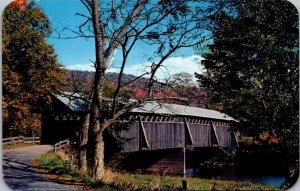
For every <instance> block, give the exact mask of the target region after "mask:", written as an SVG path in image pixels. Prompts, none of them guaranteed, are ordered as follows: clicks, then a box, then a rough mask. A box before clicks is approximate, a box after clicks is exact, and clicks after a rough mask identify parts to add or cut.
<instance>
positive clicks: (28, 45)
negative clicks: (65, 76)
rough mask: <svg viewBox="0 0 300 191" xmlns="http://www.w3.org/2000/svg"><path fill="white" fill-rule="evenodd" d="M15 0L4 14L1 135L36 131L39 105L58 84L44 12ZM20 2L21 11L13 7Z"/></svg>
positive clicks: (56, 68) (47, 22)
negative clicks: (46, 38) (48, 41)
mask: <svg viewBox="0 0 300 191" xmlns="http://www.w3.org/2000/svg"><path fill="white" fill-rule="evenodd" d="M26 2H27V1H15V2H14V3H13V4H12V6H8V7H7V8H6V9H5V11H4V14H3V41H2V58H3V60H2V76H3V82H2V83H3V100H2V108H3V111H2V112H3V131H4V132H3V135H4V136H19V135H28V134H29V133H30V134H29V135H32V133H34V134H35V135H37V134H38V132H39V130H40V127H41V111H42V107H43V106H45V104H46V103H47V102H49V99H50V95H51V93H53V92H54V91H55V89H57V88H59V87H60V84H61V81H62V71H61V69H60V65H59V64H58V63H57V59H56V55H55V52H54V49H53V47H52V46H50V45H48V44H47V42H46V40H45V37H46V36H48V35H49V34H50V33H51V28H50V25H49V21H48V19H47V17H46V15H45V14H44V13H43V12H42V10H41V9H40V8H39V7H36V6H35V4H34V3H29V4H26V5H25V3H26ZM21 6H22V11H20V10H16V8H17V7H19V8H20V7H21Z"/></svg>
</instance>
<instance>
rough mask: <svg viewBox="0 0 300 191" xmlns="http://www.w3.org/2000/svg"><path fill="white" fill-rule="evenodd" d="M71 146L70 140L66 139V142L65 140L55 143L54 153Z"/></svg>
mask: <svg viewBox="0 0 300 191" xmlns="http://www.w3.org/2000/svg"><path fill="white" fill-rule="evenodd" d="M69 144H70V140H69V139H66V140H63V141H59V142H58V143H55V144H54V152H56V151H58V150H59V149H62V148H64V147H66V146H67V145H69Z"/></svg>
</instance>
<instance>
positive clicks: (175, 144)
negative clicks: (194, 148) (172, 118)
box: [144, 122, 185, 150]
mask: <svg viewBox="0 0 300 191" xmlns="http://www.w3.org/2000/svg"><path fill="white" fill-rule="evenodd" d="M144 127H145V130H146V135H147V138H148V141H149V146H150V147H149V149H150V150H157V149H168V148H182V147H184V143H185V136H184V133H185V132H184V123H165V122H162V123H159V122H156V123H152V122H144Z"/></svg>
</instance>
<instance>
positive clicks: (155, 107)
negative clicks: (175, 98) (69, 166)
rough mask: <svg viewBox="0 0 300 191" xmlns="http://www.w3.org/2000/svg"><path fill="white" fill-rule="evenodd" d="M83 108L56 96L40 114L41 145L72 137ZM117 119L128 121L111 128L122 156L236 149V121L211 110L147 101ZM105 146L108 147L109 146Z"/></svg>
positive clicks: (74, 100) (76, 100)
mask: <svg viewBox="0 0 300 191" xmlns="http://www.w3.org/2000/svg"><path fill="white" fill-rule="evenodd" d="M85 109H86V106H85V104H84V102H83V101H82V100H81V99H70V98H69V97H68V96H63V95H57V96H56V97H55V99H54V100H53V103H52V105H51V107H49V109H48V110H46V111H45V113H44V115H43V128H42V142H44V143H55V142H57V141H59V140H63V139H66V138H70V137H72V136H75V134H76V132H78V128H80V126H81V125H82V121H83V117H84V114H85ZM120 120H124V121H127V126H126V128H122V129H119V128H116V127H111V129H112V132H113V136H114V137H115V138H116V139H118V140H121V141H119V143H120V144H119V148H120V151H121V152H122V153H126V152H127V153H128V152H136V151H153V150H170V149H174V150H176V149H177V150H178V149H179V150H182V151H184V152H183V154H184V155H183V159H184V160H185V148H187V147H194V148H201V147H206V148H209V147H223V148H235V147H237V146H238V143H237V140H236V136H235V133H234V132H233V131H232V130H231V126H232V124H234V123H235V122H236V121H235V120H234V119H233V118H232V117H230V116H228V115H226V114H224V113H220V112H218V111H214V110H209V109H203V108H197V107H190V106H184V105H178V104H166V103H157V102H146V103H144V104H142V105H141V106H140V107H137V108H135V109H133V110H131V111H130V112H129V114H128V115H127V117H126V118H125V119H124V118H123V119H120ZM106 146H107V147H109V146H110V143H106ZM171 158H172V156H171ZM184 164H185V162H184ZM183 169H185V167H183Z"/></svg>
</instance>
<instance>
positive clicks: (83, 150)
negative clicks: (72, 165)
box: [78, 113, 90, 175]
mask: <svg viewBox="0 0 300 191" xmlns="http://www.w3.org/2000/svg"><path fill="white" fill-rule="evenodd" d="M89 126H90V113H87V114H86V116H85V117H84V121H83V126H82V128H81V129H80V140H79V141H80V143H79V169H78V170H79V173H80V174H82V175H87V168H88V165H87V143H88V132H89Z"/></svg>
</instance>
